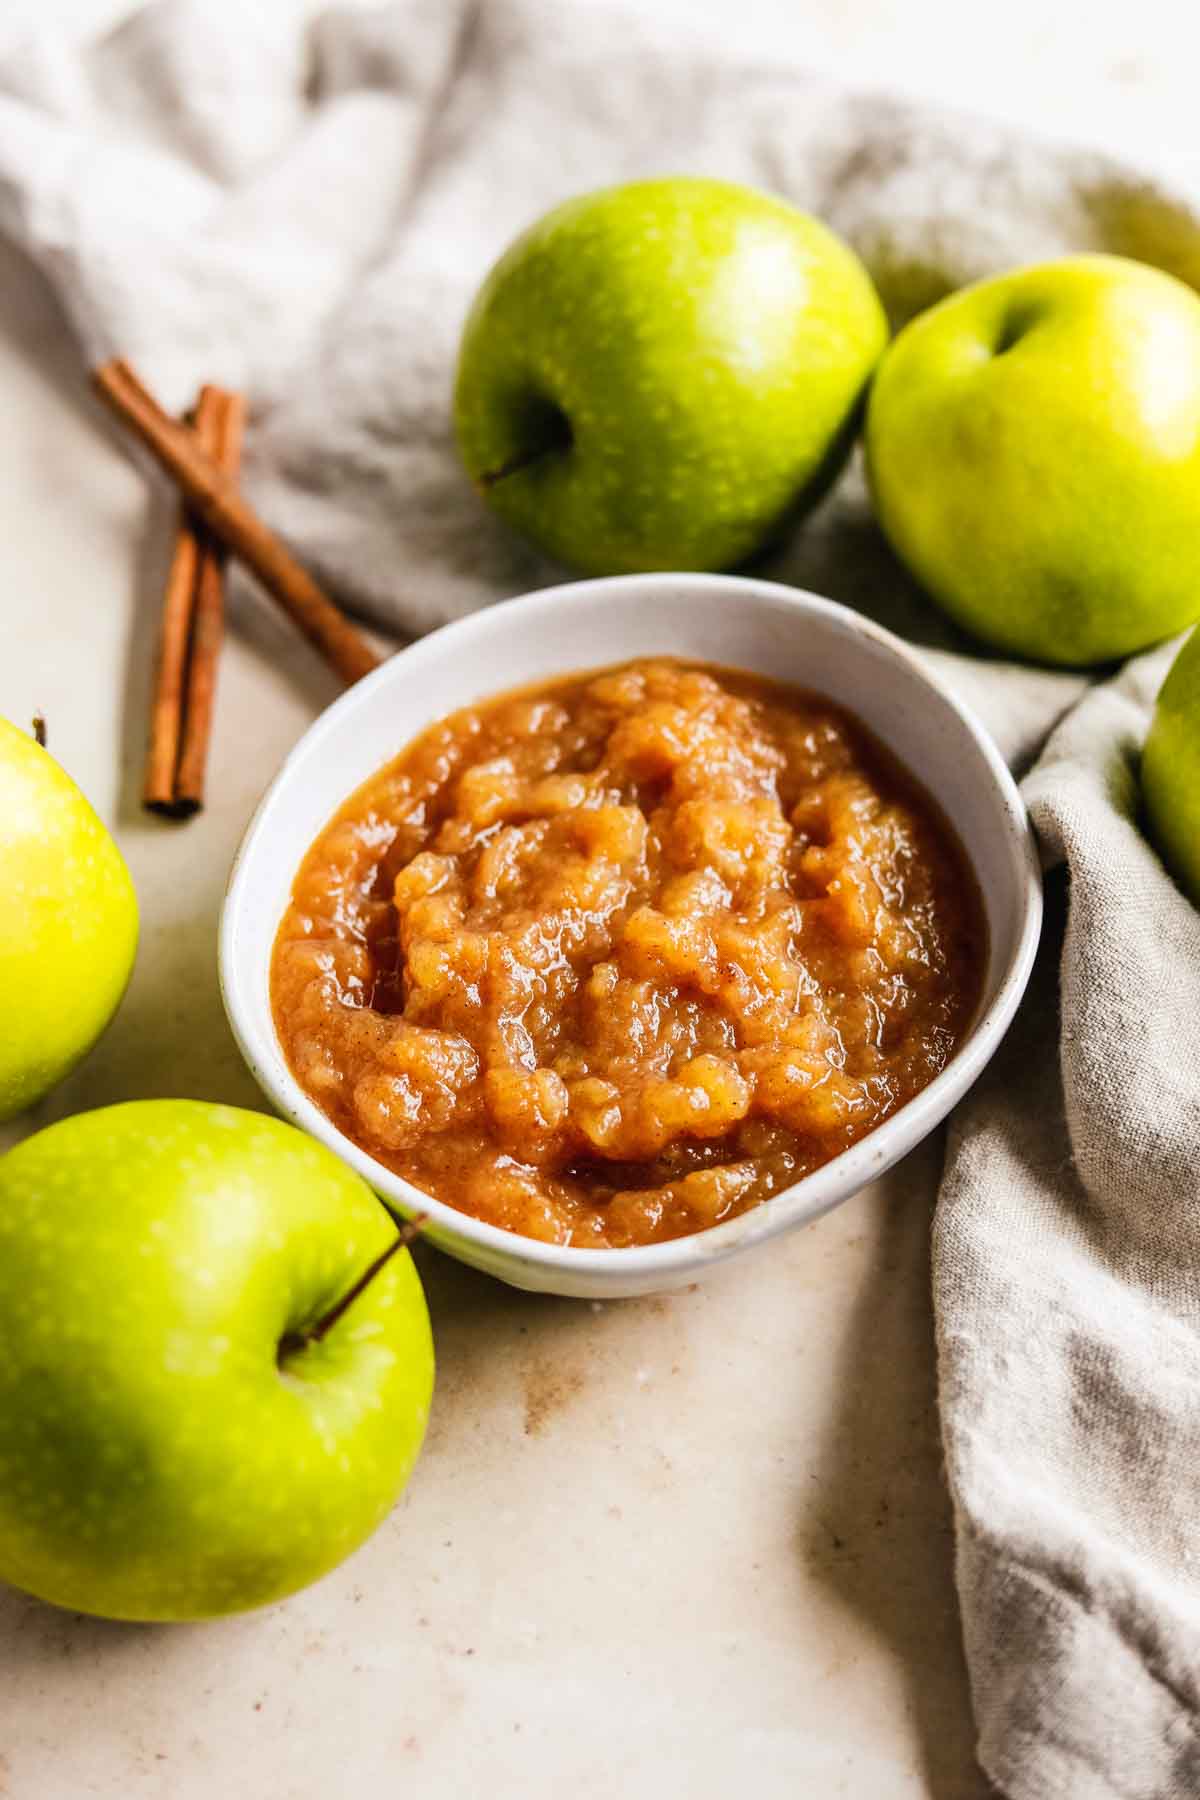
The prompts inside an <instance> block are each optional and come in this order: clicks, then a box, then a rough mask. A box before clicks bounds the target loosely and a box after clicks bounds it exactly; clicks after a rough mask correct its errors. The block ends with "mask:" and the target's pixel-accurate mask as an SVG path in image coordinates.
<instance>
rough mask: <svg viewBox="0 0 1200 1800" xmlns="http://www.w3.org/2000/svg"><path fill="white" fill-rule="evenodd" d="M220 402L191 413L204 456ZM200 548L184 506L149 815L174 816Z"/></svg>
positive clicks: (153, 730) (170, 577)
mask: <svg viewBox="0 0 1200 1800" xmlns="http://www.w3.org/2000/svg"><path fill="white" fill-rule="evenodd" d="M220 409H221V401H220V398H219V396H218V394H217V390H216V389H215V388H203V389H201V392H200V395H199V398H198V399H197V401H196V405H195V408H194V409H193V413H192V423H193V428H194V430H195V434H196V441H197V443H199V444H201V445H202V446H203V447H204V449H205V450H212V449H213V447H214V446H215V444H216V439H217V431H218V413H219V412H220ZM200 562H201V546H200V538H199V533H198V531H197V526H196V521H195V519H194V518H193V516H192V514H191V513H190V512H189V511H188V508H187V506H186V505H185V506H183V507H182V508H181V509H180V514H179V528H178V531H177V532H176V535H175V550H174V554H173V555H172V557H171V567H170V570H169V571H168V574H167V586H166V591H165V593H164V595H163V609H162V623H161V625H160V626H159V638H158V655H157V658H156V662H155V669H154V690H153V697H152V699H151V702H150V739H149V744H148V747H147V751H146V777H145V782H144V784H143V787H142V804H143V806H145V807H146V808H147V810H148V811H149V812H157V813H166V814H167V815H168V816H173V815H174V813H175V772H176V770H177V768H178V767H179V750H180V742H181V739H182V730H183V712H184V705H185V701H186V697H187V666H188V650H189V646H190V644H191V638H192V622H193V617H194V613H195V605H196V583H197V578H198V575H199V570H200Z"/></svg>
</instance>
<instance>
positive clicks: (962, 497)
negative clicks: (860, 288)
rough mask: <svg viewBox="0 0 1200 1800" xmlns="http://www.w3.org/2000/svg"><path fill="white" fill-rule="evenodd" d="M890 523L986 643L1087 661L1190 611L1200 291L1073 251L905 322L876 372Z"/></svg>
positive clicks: (1199, 437) (940, 596)
mask: <svg viewBox="0 0 1200 1800" xmlns="http://www.w3.org/2000/svg"><path fill="white" fill-rule="evenodd" d="M866 449H867V466H868V472H869V476H870V480H871V486H872V489H873V493H874V497H875V505H876V509H877V512H878V515H879V519H880V522H881V524H882V525H883V528H884V531H885V532H886V533H887V536H888V538H889V539H890V540H891V543H892V545H893V547H894V548H895V550H896V552H897V554H898V555H899V556H900V558H901V560H902V561H903V562H904V563H906V564H907V565H908V567H909V569H910V570H911V571H912V573H913V574H914V575H915V576H916V577H917V579H918V581H920V582H921V583H922V584H923V586H924V587H925V588H926V589H927V591H928V592H929V593H930V594H931V595H932V596H933V598H934V599H935V600H937V601H938V602H939V603H940V604H941V605H942V606H943V607H944V608H945V610H946V612H948V613H949V614H950V615H951V617H952V618H954V619H956V620H957V621H958V623H959V624H960V625H962V626H964V627H965V628H966V629H967V630H968V631H969V632H971V633H972V634H973V635H974V636H976V637H978V638H982V639H983V640H984V641H985V642H986V643H989V644H993V645H995V646H996V647H997V648H998V649H1001V650H1005V651H1008V652H1011V653H1015V654H1016V655H1018V656H1023V657H1029V658H1032V659H1035V660H1037V661H1041V662H1047V663H1059V664H1065V665H1070V664H1079V665H1084V664H1094V663H1098V662H1106V661H1108V660H1110V659H1112V658H1116V657H1121V656H1125V655H1127V654H1129V653H1130V652H1131V651H1134V650H1138V649H1142V648H1144V647H1145V646H1146V645H1148V644H1153V643H1157V642H1158V641H1159V640H1160V639H1162V638H1165V637H1169V636H1170V635H1171V634H1172V633H1173V632H1176V631H1180V630H1182V629H1183V627H1184V626H1185V625H1188V624H1189V623H1190V622H1191V621H1192V620H1193V619H1195V618H1196V617H1197V615H1200V531H1198V530H1197V526H1196V521H1197V518H1198V517H1200V298H1197V296H1196V295H1195V294H1194V293H1193V292H1192V291H1191V289H1190V288H1187V287H1185V286H1184V285H1183V283H1182V282H1179V281H1176V280H1175V279H1174V278H1173V277H1172V276H1169V275H1164V274H1162V273H1160V272H1159V271H1158V270H1157V269H1151V268H1148V267H1147V266H1146V265H1144V264H1142V263H1136V262H1130V261H1127V260H1125V259H1123V258H1121V257H1113V256H1077V257H1070V258H1067V259H1065V260H1063V261H1061V262H1055V263H1046V264H1044V265H1042V266H1040V267H1037V268H1029V269H1021V270H1017V271H1016V272H1015V273H1013V274H1010V275H1003V276H1000V277H997V278H996V279H994V280H989V281H983V282H980V283H979V284H978V285H976V286H974V287H970V288H965V289H963V290H962V291H961V292H960V293H957V294H953V295H951V296H950V298H949V299H947V300H944V301H942V302H941V304H940V305H938V306H935V307H932V308H931V309H930V310H929V311H928V312H926V313H923V314H921V315H920V316H919V317H918V318H916V319H914V320H913V321H912V323H911V324H909V325H907V326H906V327H905V329H904V330H903V331H902V332H900V334H899V335H898V337H897V338H896V340H895V342H894V343H893V344H892V345H891V347H890V349H889V350H888V352H887V354H886V355H885V356H884V358H883V360H882V362H881V363H880V366H879V369H878V372H877V374H876V377H875V381H874V383H873V385H872V390H871V397H870V403H869V407H868V413H867V429H866Z"/></svg>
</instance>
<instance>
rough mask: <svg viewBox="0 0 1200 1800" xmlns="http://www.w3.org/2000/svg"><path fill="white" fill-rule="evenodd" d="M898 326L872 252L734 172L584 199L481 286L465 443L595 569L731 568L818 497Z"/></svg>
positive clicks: (507, 492)
mask: <svg viewBox="0 0 1200 1800" xmlns="http://www.w3.org/2000/svg"><path fill="white" fill-rule="evenodd" d="M886 339H887V325H886V321H885V318H884V313H883V308H882V306H881V304H880V302H879V298H878V296H877V295H876V293H875V289H874V288H873V286H872V285H871V281H870V278H869V277H868V275H867V273H866V271H865V269H864V268H863V267H862V264H861V263H860V262H859V261H858V259H857V257H856V256H855V255H854V254H853V252H852V251H851V250H849V249H848V248H847V246H846V245H845V244H843V243H842V242H841V240H840V239H838V238H837V237H835V236H834V235H833V233H832V232H831V231H829V230H828V229H827V228H826V226H824V225H822V224H821V223H820V222H819V221H818V220H817V219H813V218H809V217H808V216H807V215H806V214H804V213H801V212H797V211H796V209H795V208H794V207H792V206H789V205H787V204H786V203H785V202H784V201H782V200H779V199H775V198H773V197H772V196H771V195H769V194H763V193H758V192H756V191H754V190H753V189H751V188H745V187H739V186H736V185H734V184H733V183H731V182H726V181H710V180H703V179H700V178H695V177H674V178H671V179H663V180H657V181H637V182H632V183H630V184H628V185H626V186H623V187H614V188H606V189H604V190H602V191H601V192H599V193H593V194H585V195H583V196H582V197H580V198H578V199H575V200H571V201H568V202H567V204H566V205H564V206H560V207H558V208H557V209H556V210H555V211H553V212H550V213H548V214H547V215H546V216H545V217H544V218H543V219H541V220H540V221H539V222H538V223H537V224H535V225H534V226H532V227H531V228H530V229H529V230H528V231H526V232H525V233H524V235H523V236H522V237H520V238H518V239H517V241H516V242H515V243H514V244H513V245H512V246H511V247H510V248H509V250H508V251H507V252H506V253H505V255H504V256H502V257H501V259H500V261H499V262H498V263H497V264H496V266H495V267H494V268H493V269H492V271H491V273H490V274H489V275H488V277H487V279H486V281H485V282H484V284H483V287H482V289H481V290H480V293H479V295H478V296H477V298H476V300H475V304H474V306H473V308H472V310H471V313H470V316H469V318H468V320H467V324H466V328H465V330H464V333H463V339H462V348H461V351H460V356H459V364H458V376H457V383H456V389H455V422H456V426H457V431H458V442H459V447H460V450H461V453H462V458H463V461H464V463H465V464H466V467H467V469H468V471H469V473H470V474H471V476H472V477H473V478H474V480H475V481H476V483H477V484H478V485H479V486H480V488H481V489H482V491H483V493H484V495H485V497H486V498H487V500H488V501H489V502H490V503H491V505H492V506H494V507H495V509H496V511H497V512H499V513H500V514H501V515H502V516H503V517H504V518H505V519H507V520H508V521H509V523H510V524H511V525H513V526H515V527H516V528H517V530H519V531H521V532H524V533H525V534H526V535H527V536H528V537H530V538H532V539H533V540H534V542H535V543H537V544H539V545H540V546H541V547H542V549H543V550H545V551H546V552H547V553H548V554H549V555H550V556H553V557H555V558H557V559H558V560H559V561H560V562H565V563H569V564H571V565H572V566H573V567H575V568H577V569H580V570H584V571H586V572H590V573H592V574H607V573H613V572H620V571H629V570H637V569H670V568H677V569H723V568H728V567H729V566H730V565H731V564H734V563H738V562H741V561H743V560H744V559H745V558H746V557H748V556H750V555H751V554H752V553H753V552H754V551H756V550H758V549H759V548H761V547H762V546H763V544H764V543H766V542H767V541H769V540H770V539H771V538H772V537H773V536H775V535H776V534H777V533H778V532H779V531H780V529H781V527H782V526H783V525H784V523H786V521H787V520H788V519H789V518H790V517H792V516H793V515H794V514H795V513H797V512H798V511H800V510H802V509H803V508H804V507H805V506H806V505H808V504H811V503H812V502H813V501H815V500H816V499H817V497H818V496H819V495H820V493H821V492H822V490H823V489H824V488H825V487H826V486H827V484H828V483H829V481H830V480H831V479H832V477H833V476H834V474H836V472H837V470H838V468H839V467H840V466H841V463H842V462H843V460H844V458H845V456H846V453H847V451H848V449H849V446H850V443H851V440H852V438H853V435H854V431H855V428H856V425H857V421H858V409H859V402H860V400H861V397H862V394H863V391H864V387H865V384H866V382H867V379H868V377H869V376H870V373H871V370H872V369H873V368H874V366H875V363H876V361H877V360H878V357H879V354H880V352H881V350H882V349H883V346H884V343H885V342H886Z"/></svg>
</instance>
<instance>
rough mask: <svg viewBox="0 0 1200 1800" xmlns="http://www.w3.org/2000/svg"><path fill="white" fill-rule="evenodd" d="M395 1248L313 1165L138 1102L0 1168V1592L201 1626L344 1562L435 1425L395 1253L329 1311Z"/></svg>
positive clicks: (414, 1304) (236, 1128) (185, 1113)
mask: <svg viewBox="0 0 1200 1800" xmlns="http://www.w3.org/2000/svg"><path fill="white" fill-rule="evenodd" d="M396 1237H397V1232H396V1226H395V1224H394V1223H393V1222H392V1220H391V1219H390V1217H389V1215H388V1214H387V1213H386V1212H385V1211H384V1209H383V1207H382V1206H381V1205H380V1203H379V1202H378V1200H376V1199H375V1197H374V1195H373V1194H372V1193H371V1191H370V1189H369V1188H368V1187H367V1186H366V1184H365V1183H364V1182H363V1181H361V1180H360V1179H359V1177H358V1176H357V1175H355V1174H354V1173H353V1172H352V1171H351V1170H350V1169H348V1168H347V1167H346V1166H345V1165H344V1164H343V1163H342V1162H340V1161H339V1159H338V1158H337V1157H336V1156H334V1155H333V1154H332V1152H330V1151H329V1150H326V1149H324V1148H323V1147H322V1146H321V1145H320V1144H317V1143H316V1142H314V1141H313V1140H312V1139H311V1138H308V1137H305V1136H304V1134H303V1133H302V1132H299V1131H296V1130H295V1129H293V1127H291V1126H289V1125H284V1124H281V1123H280V1122H279V1121H277V1120H275V1119H270V1118H266V1117H264V1116H263V1115H261V1114H259V1113H252V1112H243V1111H241V1110H239V1109H237V1108H234V1107H229V1106H215V1105H210V1104H205V1103H201V1102H199V1101H191V1100H144V1101H134V1102H132V1103H130V1104H128V1105H123V1106H111V1107H104V1108H101V1109H100V1110H99V1111H97V1112H90V1113H81V1114H79V1115H77V1116H76V1117H74V1118H70V1119H65V1120H63V1121H62V1122H61V1123H59V1124H57V1125H51V1126H50V1127H48V1129H46V1130H45V1131H42V1132H39V1133H38V1134H37V1135H36V1136H35V1137H31V1138H27V1139H26V1140H25V1142H24V1143H22V1144H20V1145H18V1147H17V1148H16V1149H15V1150H12V1151H10V1152H9V1154H8V1155H7V1156H6V1157H5V1158H4V1159H3V1161H2V1162H0V1578H3V1579H4V1580H7V1581H10V1582H12V1583H13V1584H14V1585H15V1586H17V1587H21V1588H25V1589H27V1590H28V1591H29V1592H30V1593H33V1594H36V1595H38V1596H39V1597H40V1598H41V1599H43V1600H49V1601H53V1602H54V1603H55V1604H57V1605H59V1606H65V1607H70V1608H71V1609H72V1610H74V1611H78V1612H88V1613H100V1614H103V1615H105V1616H107V1617H111V1618H119V1619H197V1618H206V1617H210V1616H212V1615H215V1614H218V1613H227V1612H233V1611H237V1610H239V1609H241V1608H243V1607H251V1606H261V1605H262V1604H263V1603H264V1602H266V1601H270V1600H277V1599H279V1598H280V1597H281V1596H282V1595H284V1594H289V1593H291V1592H292V1591H293V1590H294V1589H296V1588H299V1587H301V1586H303V1585H304V1584H305V1583H306V1582H309V1581H313V1580H315V1578H316V1577H317V1576H319V1575H322V1574H324V1573H325V1571H326V1570H328V1569H331V1568H333V1566H334V1565H335V1564H336V1563H338V1562H340V1561H341V1559H342V1558H343V1557H344V1556H346V1555H347V1554H348V1553H349V1552H350V1551H351V1550H353V1549H354V1548H355V1546H356V1545H357V1544H360V1543H361V1542H362V1541H363V1539H364V1538H365V1537H366V1536H367V1535H368V1534H369V1533H370V1532H372V1531H373V1530H374V1529H375V1527H376V1526H377V1525H378V1524H379V1523H380V1521H381V1520H382V1519H383V1517H384V1515H385V1514H386V1513H387V1511H388V1509H389V1507H390V1506H391V1505H392V1503H393V1501H394V1500H395V1499H396V1496H397V1494H398V1493H399V1492H400V1489H401V1488H402V1486H403V1485H404V1482H405V1480H406V1478H407V1476H408V1474H409V1471H410V1469H411V1468H412V1465H413V1463H414V1461H415V1459H416V1456H417V1452H418V1450H419V1448H420V1445H421V1439H422V1436H423V1434H424V1430H425V1421H426V1416H427V1413H428V1409H429V1400H430V1393H431V1390H432V1384H433V1349H432V1344H431V1339H430V1331H429V1318H428V1314H427V1312H426V1309H425V1300H424V1296H423V1294H422V1291H421V1284H420V1281H419V1280H418V1277H417V1273H416V1270H415V1269H414V1267H413V1264H412V1261H411V1259H410V1257H409V1256H408V1255H407V1253H406V1252H405V1251H403V1250H401V1251H400V1252H399V1254H398V1255H394V1256H392V1257H390V1259H389V1260H387V1261H386V1262H385V1263H383V1265H382V1266H381V1267H379V1268H378V1270H377V1272H376V1273H375V1275H374V1277H373V1278H372V1279H371V1280H369V1281H368V1282H367V1284H366V1285H365V1286H364V1287H363V1288H362V1290H361V1292H359V1293H358V1294H357V1296H356V1297H354V1298H353V1299H351V1301H350V1303H349V1305H347V1306H346V1307H345V1309H344V1310H343V1311H342V1312H341V1313H340V1314H337V1309H338V1306H339V1303H340V1302H341V1301H343V1300H345V1298H346V1297H347V1296H348V1295H349V1294H350V1293H351V1291H352V1290H353V1288H354V1287H355V1284H356V1283H358V1282H359V1281H360V1280H361V1278H362V1277H363V1275H364V1274H365V1273H366V1272H367V1271H368V1270H369V1269H370V1268H371V1266H372V1264H373V1263H374V1262H375V1261H376V1260H377V1259H379V1258H380V1257H381V1255H382V1253H383V1252H384V1251H385V1250H387V1249H388V1248H389V1246H391V1245H392V1244H393V1243H395V1241H396ZM335 1314H337V1316H336V1317H334V1316H333V1315H335ZM331 1319H332V1322H330V1321H331ZM322 1328H325V1329H324V1335H320V1332H321V1330H322Z"/></svg>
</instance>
